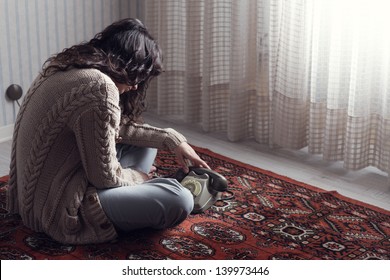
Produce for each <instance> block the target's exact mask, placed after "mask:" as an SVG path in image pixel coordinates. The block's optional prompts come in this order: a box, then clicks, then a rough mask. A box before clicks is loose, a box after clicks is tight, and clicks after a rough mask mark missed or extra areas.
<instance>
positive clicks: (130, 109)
mask: <svg viewBox="0 0 390 280" xmlns="http://www.w3.org/2000/svg"><path fill="white" fill-rule="evenodd" d="M71 67H74V68H94V69H98V70H100V71H101V72H103V73H105V74H107V75H108V76H109V77H111V79H113V80H114V81H115V82H116V83H121V84H127V85H129V86H135V85H137V89H136V90H132V91H130V92H126V93H123V94H121V95H120V103H121V104H120V105H121V108H122V114H124V115H126V116H127V117H128V118H129V120H130V121H132V122H136V121H138V120H139V119H140V116H141V114H142V112H143V111H145V109H146V100H145V97H146V95H145V92H146V89H147V87H148V85H149V83H150V81H151V79H152V78H153V77H155V76H158V75H159V74H160V73H161V72H162V52H161V49H160V47H159V46H158V44H157V42H156V40H155V39H154V38H153V37H152V36H151V35H150V34H149V32H148V30H147V29H146V27H145V26H144V25H143V24H142V22H141V21H140V20H138V19H132V18H127V19H122V20H119V21H117V22H114V23H113V24H111V25H109V26H108V27H106V28H105V29H104V30H103V31H102V32H100V33H98V34H96V35H95V37H94V38H93V39H92V40H90V41H89V42H85V43H81V44H78V45H74V46H72V47H70V48H67V49H64V50H63V51H62V52H60V53H58V54H56V55H53V56H52V57H50V58H49V59H48V60H47V61H46V62H45V63H44V65H43V75H44V76H46V75H50V74H52V73H54V72H57V71H66V70H67V69H69V68H71Z"/></svg>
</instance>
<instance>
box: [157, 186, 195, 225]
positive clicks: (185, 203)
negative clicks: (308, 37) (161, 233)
mask: <svg viewBox="0 0 390 280" xmlns="http://www.w3.org/2000/svg"><path fill="white" fill-rule="evenodd" d="M163 180H164V184H165V185H166V186H167V189H166V190H167V191H168V192H171V194H172V195H170V198H169V201H167V202H166V203H167V204H166V205H165V207H164V208H165V209H164V210H165V213H164V216H165V217H164V222H163V225H160V227H161V228H168V227H172V226H175V225H177V224H179V223H181V222H183V221H184V220H185V219H186V218H187V217H188V215H189V214H190V213H191V212H192V210H193V208H194V198H193V196H192V194H191V192H190V191H189V190H188V189H186V188H184V187H183V186H182V185H181V184H180V183H179V182H178V181H176V180H175V179H163Z"/></svg>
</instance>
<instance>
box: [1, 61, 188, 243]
mask: <svg viewBox="0 0 390 280" xmlns="http://www.w3.org/2000/svg"><path fill="white" fill-rule="evenodd" d="M125 123H126V122H123V121H121V115H120V108H119V92H118V89H117V87H116V86H115V84H114V82H113V81H112V80H111V79H110V78H109V77H108V76H107V75H105V74H103V73H101V72H100V71H98V70H94V69H84V70H80V69H72V70H69V71H66V72H57V73H55V74H54V75H52V76H50V77H48V78H42V77H41V76H39V77H38V78H37V79H36V80H35V81H34V83H33V85H32V86H31V88H30V89H29V91H28V93H27V95H26V96H25V99H24V102H23V105H22V107H21V108H20V111H19V114H18V117H17V120H16V123H15V130H14V136H13V144H12V155H11V166H10V168H11V169H10V181H9V190H8V193H7V209H8V210H9V211H10V212H11V213H18V214H20V216H21V217H22V220H23V222H24V224H25V225H26V226H28V227H30V228H31V229H33V230H35V231H38V232H45V233H46V234H48V235H49V236H51V237H52V238H53V239H55V240H57V241H59V242H62V243H68V244H85V243H98V242H105V241H108V240H111V239H113V238H115V237H116V231H115V229H114V227H113V225H112V224H111V222H110V221H109V220H108V218H107V217H106V215H105V213H104V212H103V209H102V207H101V205H100V202H99V198H98V196H97V193H96V190H97V189H99V188H114V187H118V186H119V187H121V186H125V187H128V186H131V185H134V184H137V183H140V182H142V181H143V179H142V176H141V174H140V173H138V172H137V171H135V170H131V169H122V168H121V166H120V164H119V163H118V161H117V159H116V150H115V143H116V142H118V141H120V142H123V143H127V144H132V145H141V146H147V147H153V148H158V149H171V150H172V149H174V148H175V147H177V146H178V145H179V144H180V143H181V142H183V141H186V139H185V138H184V136H182V135H181V134H180V133H178V132H176V131H175V130H173V129H159V128H155V127H151V126H148V125H131V124H125Z"/></svg>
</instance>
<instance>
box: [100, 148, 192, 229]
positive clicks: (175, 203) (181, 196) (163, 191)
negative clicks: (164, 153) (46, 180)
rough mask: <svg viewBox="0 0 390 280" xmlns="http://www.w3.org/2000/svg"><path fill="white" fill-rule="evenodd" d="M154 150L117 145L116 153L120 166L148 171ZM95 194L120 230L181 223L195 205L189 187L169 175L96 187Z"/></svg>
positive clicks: (160, 227) (169, 225)
mask: <svg viewBox="0 0 390 280" xmlns="http://www.w3.org/2000/svg"><path fill="white" fill-rule="evenodd" d="M156 154H157V150H156V149H151V148H141V147H135V146H128V145H117V157H118V160H119V162H120V164H121V165H122V167H123V168H133V169H137V170H140V171H142V172H144V173H149V171H150V169H151V167H152V165H153V162H154V159H155V157H156ZM98 195H99V199H100V202H101V204H102V207H103V209H104V211H105V213H106V215H107V216H108V218H109V219H110V220H111V222H112V223H113V224H114V225H115V227H116V228H118V229H120V230H122V231H131V230H135V229H140V228H155V229H164V228H168V227H172V226H175V225H177V224H179V223H181V222H182V221H183V220H184V219H185V218H186V217H187V216H188V215H189V214H190V213H191V211H192V209H193V207H194V200H193V197H192V194H191V193H190V191H189V190H187V189H186V188H184V187H183V186H182V185H181V184H180V183H179V182H178V181H176V180H175V179H170V178H157V179H152V180H149V181H146V182H144V183H142V184H139V185H136V186H131V187H119V188H110V189H105V190H99V191H98Z"/></svg>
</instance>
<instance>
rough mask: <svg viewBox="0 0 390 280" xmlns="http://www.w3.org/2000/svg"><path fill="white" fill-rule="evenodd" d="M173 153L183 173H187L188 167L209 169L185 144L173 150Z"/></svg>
mask: <svg viewBox="0 0 390 280" xmlns="http://www.w3.org/2000/svg"><path fill="white" fill-rule="evenodd" d="M174 152H175V154H176V157H177V158H178V160H179V163H180V165H181V166H182V167H183V170H184V172H185V173H188V172H189V169H188V166H189V165H192V166H196V167H203V168H208V169H211V168H210V167H209V166H208V164H207V163H206V162H205V161H204V160H202V159H201V158H200V157H199V156H198V154H197V153H196V152H195V151H194V149H193V148H192V147H191V146H190V145H189V144H188V143H187V142H182V143H181V144H180V145H179V146H177V147H176V148H175V150H174ZM188 161H189V162H188Z"/></svg>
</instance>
